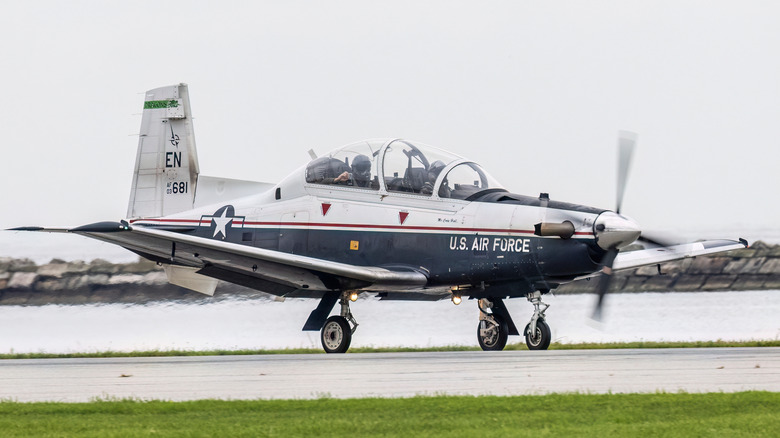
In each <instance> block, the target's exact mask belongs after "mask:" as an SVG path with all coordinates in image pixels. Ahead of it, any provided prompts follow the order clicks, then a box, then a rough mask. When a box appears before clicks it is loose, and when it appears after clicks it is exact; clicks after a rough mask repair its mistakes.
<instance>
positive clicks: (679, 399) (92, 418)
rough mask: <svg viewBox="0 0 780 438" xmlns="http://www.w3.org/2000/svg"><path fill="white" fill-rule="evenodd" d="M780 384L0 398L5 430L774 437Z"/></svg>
mask: <svg viewBox="0 0 780 438" xmlns="http://www.w3.org/2000/svg"><path fill="white" fill-rule="evenodd" d="M778 431H780V393H771V392H742V393H730V394H724V393H712V394H687V393H678V394H666V393H658V394H606V395H588V394H552V395H546V396H520V397H492V396H490V397H449V396H446V397H414V398H407V399H350V400H339V399H329V398H324V399H318V400H280V401H214V400H203V401H193V402H178V403H175V402H164V401H132V400H122V401H97V402H93V403H74V404H69V403H15V402H3V403H0V435H2V436H3V437H22V436H36V437H47V436H83V437H98V436H99V437H113V436H122V437H124V436H162V437H164V436H177V437H179V436H185V437H186V436H193V437H195V436H230V437H239V436H252V437H271V436H274V437H287V436H307V437H308V436H336V437H344V436H348V437H372V436H404V437H412V436H414V437H425V436H447V437H453V436H456V437H457V436H491V437H501V436H512V437H516V436H529V437H535V438H538V437H546V436H567V437H568V436H582V437H592V436H630V437H637V436H641V437H654V436H663V437H677V436H706V437H741V436H745V437H748V436H749V437H764V436H766V437H769V436H777V434H778Z"/></svg>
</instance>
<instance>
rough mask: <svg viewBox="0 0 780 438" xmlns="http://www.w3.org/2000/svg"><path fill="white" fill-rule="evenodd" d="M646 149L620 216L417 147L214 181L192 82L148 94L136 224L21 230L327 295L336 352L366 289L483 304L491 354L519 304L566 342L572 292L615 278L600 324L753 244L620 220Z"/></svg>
mask: <svg viewBox="0 0 780 438" xmlns="http://www.w3.org/2000/svg"><path fill="white" fill-rule="evenodd" d="M635 143H636V137H635V136H634V135H633V134H630V133H622V134H621V135H620V137H619V142H618V145H619V164H618V196H617V207H616V209H615V210H614V211H609V210H605V209H602V208H594V207H588V206H584V205H576V204H570V203H564V202H558V201H553V200H551V199H550V198H549V196H548V195H547V194H546V193H542V194H540V195H539V196H525V195H518V194H514V193H511V192H509V191H507V190H506V189H505V188H504V187H503V186H502V185H501V184H499V183H498V182H497V181H496V180H495V179H494V178H493V177H491V176H490V174H489V173H488V172H487V171H486V170H484V169H483V168H482V167H480V165H479V164H477V163H476V162H473V161H470V160H468V159H465V158H461V157H459V156H457V155H454V154H452V153H449V152H446V151H444V150H440V149H436V148H433V147H430V146H426V145H423V144H420V143H416V142H411V141H406V140H401V139H391V140H381V141H380V140H368V141H361V142H358V143H354V144H350V145H347V146H344V147H342V148H340V149H336V150H334V151H331V152H329V153H328V154H325V155H321V156H319V157H317V156H316V155H315V154H314V152H313V151H310V152H309V153H310V155H311V156H312V159H311V161H310V162H309V163H308V164H306V165H304V166H302V167H300V168H299V169H297V170H295V171H294V172H292V173H291V174H290V175H289V176H288V177H287V178H285V179H283V180H282V181H281V182H279V183H277V184H272V183H264V182H251V181H241V180H235V179H228V178H215V177H207V176H203V175H200V171H199V165H198V157H197V152H196V148H195V138H194V134H193V125H192V113H191V111H190V99H189V92H188V88H187V85H185V84H178V85H172V86H167V87H162V88H157V89H154V90H150V91H148V92H147V93H146V98H145V101H144V109H143V116H142V122H141V132H140V140H139V143H138V153H137V158H136V162H135V174H134V176H133V181H132V189H131V193H130V202H129V206H128V211H127V218H126V220H121V221H119V222H99V223H94V224H90V225H85V226H81V227H78V228H73V229H64V228H40V227H23V228H18V230H26V231H48V232H68V233H74V234H79V235H83V236H87V237H91V238H94V239H98V240H101V241H105V242H110V243H113V244H116V245H119V246H122V247H124V248H126V249H128V250H130V251H132V252H134V253H136V254H138V255H139V256H141V257H144V258H147V259H149V260H152V261H155V262H157V263H158V264H159V265H161V266H162V267H163V269H164V270H165V273H166V274H167V277H168V281H169V282H170V283H173V284H175V285H179V286H182V287H185V288H188V289H191V290H194V291H197V292H200V293H203V294H207V295H213V294H214V291H215V288H216V286H217V283H218V281H219V280H222V281H226V282H231V283H235V284H238V285H242V286H245V287H249V288H253V289H256V290H260V291H263V292H267V293H270V294H273V295H277V296H280V297H306V298H316V299H319V304H318V305H317V306H316V308H315V309H314V310H313V311H312V312H311V314H310V315H309V317H308V320H307V321H305V323H304V325H303V330H311V331H320V332H321V341H322V346H323V348H324V349H325V351H326V352H328V353H343V352H345V351H347V349H348V348H349V345H350V342H351V339H352V336H353V334H354V332H355V329H356V328H357V325H358V324H357V322H356V320H355V318H354V317H353V315H352V313H351V311H350V302H352V301H355V300H356V299H357V298H358V296H359V295H360V294H372V295H375V296H377V297H379V298H380V299H382V300H439V299H446V298H450V299H451V300H452V301H453V302H454V303H455V304H459V303H460V302H461V300H462V299H464V298H471V299H474V300H475V301H476V302H477V304H478V308H479V310H480V312H479V314H480V317H479V322H478V327H477V339H478V341H479V344H480V346H481V347H482V349H484V350H501V349H503V348H504V346H505V345H506V342H507V338H508V336H509V335H520V331H519V330H518V328H517V326H516V325H515V323H514V321H513V320H512V317H511V316H510V314H509V312H508V311H507V308H506V306H505V304H504V301H503V300H504V299H507V298H516V297H525V298H527V299H528V301H530V302H531V304H532V305H533V316H532V317H531V319H530V321H529V322H528V324H527V325H526V326H525V328H524V329H523V331H522V334H523V336H524V337H525V341H526V343H527V345H528V347H529V348H530V349H532V350H544V349H546V348H547V347H548V346H549V344H550V340H551V334H550V328H549V326H548V325H547V323H546V322H545V311H546V310H547V308H548V305H546V304H545V303H543V302H542V297H543V296H544V295H545V294H547V293H548V292H550V291H552V290H554V289H555V288H556V287H558V286H559V285H561V284H564V283H567V282H571V281H574V280H578V279H583V278H589V277H595V276H599V277H600V279H599V281H598V282H597V287H596V292H597V294H598V300H597V301H598V304H597V306H596V310H595V314H596V316H598V314H599V313H600V311H601V305H602V304H601V303H602V299H603V297H604V294H605V293H606V292H607V290H608V289H609V284H610V278H611V275H612V272H613V271H614V270H620V269H630V268H636V267H639V266H645V265H656V264H659V263H663V262H667V261H671V260H677V259H682V258H685V257H693V256H697V255H704V254H712V253H717V252H721V251H729V250H733V249H738V248H744V247H746V246H747V242H746V241H744V240H742V239H739V241H734V240H707V241H698V242H694V243H687V244H674V245H668V244H667V245H665V244H659V243H658V239H656V241H655V242H653V241H652V240H651V239H647V238H645V237H644V236H642V231H641V230H640V228H639V226H638V225H637V224H636V223H635V222H634V221H633V220H631V219H630V218H628V217H626V216H624V215H622V214H621V213H620V205H621V202H622V198H623V190H624V187H625V183H626V178H627V170H628V167H629V163H630V157H631V153H632V151H633V149H634V145H635ZM269 164H272V163H269ZM274 165H276V164H275V163H274ZM634 243H636V244H635V245H632V244H634ZM639 244H641V245H639ZM629 245H631V247H630V248H627V247H629ZM635 248H638V249H635ZM337 303H339V304H340V311H339V312H338V314H337V315H334V316H330V317H329V315H330V313H331V311H332V310H333V308H334V307H335V305H336V304H337Z"/></svg>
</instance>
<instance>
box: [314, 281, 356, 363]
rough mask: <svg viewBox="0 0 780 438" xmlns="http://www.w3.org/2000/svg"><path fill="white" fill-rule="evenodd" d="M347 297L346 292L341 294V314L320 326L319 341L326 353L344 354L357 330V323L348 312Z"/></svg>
mask: <svg viewBox="0 0 780 438" xmlns="http://www.w3.org/2000/svg"><path fill="white" fill-rule="evenodd" d="M349 296H350V294H349V293H347V292H344V293H342V294H341V300H340V303H341V314H340V315H334V316H331V317H330V318H328V319H327V320H325V324H324V325H323V326H322V330H321V331H320V340H321V341H322V348H324V349H325V352H326V353H346V352H347V350H348V349H349V344H350V343H351V342H352V334H353V333H355V330H357V327H358V323H357V321H355V318H354V317H353V316H352V312H350V310H349V301H350V299H349ZM350 324H352V325H350Z"/></svg>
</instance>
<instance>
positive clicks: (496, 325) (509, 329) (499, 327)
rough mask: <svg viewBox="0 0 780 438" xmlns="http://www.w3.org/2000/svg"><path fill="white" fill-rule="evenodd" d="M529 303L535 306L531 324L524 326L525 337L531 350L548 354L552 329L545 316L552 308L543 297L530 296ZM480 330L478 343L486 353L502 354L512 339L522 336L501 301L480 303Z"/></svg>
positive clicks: (492, 300)
mask: <svg viewBox="0 0 780 438" xmlns="http://www.w3.org/2000/svg"><path fill="white" fill-rule="evenodd" d="M527 298H528V301H530V302H531V304H533V306H534V314H533V316H532V317H531V321H530V322H529V323H528V324H527V325H526V326H525V330H523V335H524V336H525V344H526V345H527V346H528V349H529V350H546V349H547V348H548V347H549V346H550V340H551V338H552V336H551V334H550V326H548V325H547V323H546V322H545V321H544V312H545V311H546V310H547V308H548V307H550V306H549V305H548V304H545V303H543V302H542V293H541V292H539V291H536V292H532V293H529V294H528V295H527ZM477 304H478V306H479V312H480V313H479V326H477V340H478V341H479V346H480V347H482V349H483V350H485V351H497V350H503V349H504V347H505V346H506V342H507V339H508V338H509V335H519V334H520V333H519V332H518V331H517V327H515V324H514V322H513V321H512V317H511V316H510V315H509V311H507V309H506V307H505V306H504V303H503V300H502V299H501V298H493V297H491V298H482V299H480V300H479V301H478V303H477Z"/></svg>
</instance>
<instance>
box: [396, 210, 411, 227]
mask: <svg viewBox="0 0 780 438" xmlns="http://www.w3.org/2000/svg"><path fill="white" fill-rule="evenodd" d="M407 217H409V213H407V212H405V211H399V212H398V219H399V220H400V221H401V225H403V224H404V222H406V218H407Z"/></svg>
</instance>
